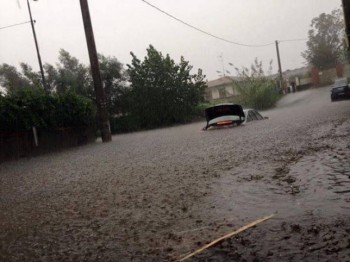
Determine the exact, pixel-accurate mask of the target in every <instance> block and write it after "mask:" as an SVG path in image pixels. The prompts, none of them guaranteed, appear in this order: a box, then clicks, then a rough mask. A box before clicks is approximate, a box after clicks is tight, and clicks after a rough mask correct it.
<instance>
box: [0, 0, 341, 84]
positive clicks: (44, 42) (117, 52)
mask: <svg viewBox="0 0 350 262" xmlns="http://www.w3.org/2000/svg"><path fill="white" fill-rule="evenodd" d="M148 1H149V2H150V3H152V4H153V5H155V6H157V7H159V8H161V9H163V10H164V11H167V12H168V13H170V14H172V15H174V16H176V17H178V18H180V19H182V20H184V21H186V22H187V23H189V24H191V25H193V26H196V27H198V28H200V29H202V30H204V31H207V32H209V33H211V34H214V35H217V36H219V37H222V38H225V39H228V40H231V41H235V42H240V43H244V44H253V45H254V44H265V43H270V42H274V41H275V40H283V39H295V38H307V31H308V30H309V28H310V22H311V19H312V18H313V17H316V16H318V15H319V14H320V13H322V12H328V13H329V12H330V11H331V10H333V9H336V8H340V7H341V0H215V1H214V0H211V1H209V0H148ZM18 2H19V4H20V7H19V6H18ZM0 3H1V9H0V27H3V26H7V25H11V24H15V23H20V22H25V21H28V20H29V16H28V10H27V5H26V1H25V0H18V1H17V0H0ZM89 5H90V13H91V17H92V23H93V28H94V34H95V40H96V45H97V50H98V52H99V53H102V54H104V55H110V56H115V57H117V58H118V60H119V61H120V62H122V63H123V64H127V63H130V62H131V56H130V51H132V52H133V53H135V54H136V55H137V56H138V57H139V58H141V59H143V57H144V56H145V54H146V48H147V47H148V46H149V44H152V45H153V46H154V47H155V48H156V49H157V50H159V51H161V52H162V53H163V54H167V53H168V54H170V56H171V57H172V58H173V59H174V60H175V61H177V62H178V61H179V60H180V56H181V55H183V56H184V57H185V59H186V60H188V61H189V62H190V64H192V65H193V66H194V69H195V70H197V69H198V68H202V69H203V73H204V74H206V75H207V79H208V80H212V79H215V78H217V77H218V73H217V72H216V71H217V70H220V71H221V70H222V64H221V60H220V59H219V56H220V55H221V54H222V55H223V60H224V66H225V69H226V70H230V71H231V73H233V72H234V70H233V68H232V67H230V66H229V65H228V63H229V62H230V63H233V64H234V65H235V66H238V67H241V66H249V65H250V64H251V63H252V62H253V60H254V58H255V57H258V58H259V59H261V60H262V61H263V62H264V64H265V65H266V67H267V66H268V62H269V60H271V59H272V60H273V71H274V72H276V71H277V59H276V49H275V46H274V45H270V46H267V47H261V48H248V47H242V46H237V45H232V44H229V43H225V42H222V41H220V40H217V39H215V38H212V37H210V36H207V35H205V34H202V33H200V32H197V31H195V30H193V29H191V28H189V27H186V26H185V25H183V24H181V23H179V22H177V21H175V20H173V19H171V18H170V17H168V16H166V15H164V14H163V13H161V12H159V11H157V10H155V9H153V8H152V7H150V6H148V5H147V4H145V3H144V2H143V1H141V0H89ZM31 8H32V14H33V19H35V20H37V23H36V32H37V37H38V41H39V46H40V51H41V56H42V60H43V63H46V62H48V63H52V64H54V63H56V62H57V57H58V51H59V49H60V48H64V49H65V50H67V51H68V52H70V53H71V55H73V56H75V57H77V58H78V59H79V60H80V61H81V62H84V63H88V53H87V47H86V42H85V35H84V29H83V23H82V17H81V11H80V4H79V1H78V0H59V1H58V0H55V1H54V0H39V1H37V2H34V1H31ZM0 39H1V40H0V63H8V64H11V65H15V66H18V65H19V63H20V62H26V63H29V64H30V65H31V66H33V68H34V69H35V70H38V68H39V67H38V62H37V57H36V52H35V46H34V40H33V36H32V32H31V27H30V24H25V25H21V26H16V27H12V28H7V29H2V30H0ZM305 48H306V45H305V41H301V42H288V43H287V42H286V43H281V44H280V52H281V60H282V69H283V70H285V69H293V68H297V67H301V66H303V65H304V60H303V58H302V57H301V55H300V53H301V52H302V51H303V50H305Z"/></svg>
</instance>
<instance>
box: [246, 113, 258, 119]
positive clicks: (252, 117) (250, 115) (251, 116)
mask: <svg viewBox="0 0 350 262" xmlns="http://www.w3.org/2000/svg"><path fill="white" fill-rule="evenodd" d="M248 118H250V119H251V120H258V118H257V117H256V115H255V114H254V112H253V111H249V112H248Z"/></svg>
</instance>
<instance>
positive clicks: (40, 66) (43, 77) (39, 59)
mask: <svg viewBox="0 0 350 262" xmlns="http://www.w3.org/2000/svg"><path fill="white" fill-rule="evenodd" d="M27 6H28V12H29V18H30V24H31V25H32V31H33V37H34V42H35V47H36V53H37V55H38V61H39V68H40V74H41V80H42V85H43V87H44V90H45V91H46V92H48V89H47V86H46V80H45V75H44V69H43V64H42V62H41V56H40V52H39V45H38V40H37V39H36V33H35V27H34V20H33V18H32V11H31V9H30V4H29V0H27Z"/></svg>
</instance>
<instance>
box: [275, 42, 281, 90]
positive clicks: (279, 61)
mask: <svg viewBox="0 0 350 262" xmlns="http://www.w3.org/2000/svg"><path fill="white" fill-rule="evenodd" d="M275 43H276V52H277V61H278V73H279V78H280V88H281V90H282V89H283V75H282V66H281V58H280V50H279V48H278V40H276V41H275Z"/></svg>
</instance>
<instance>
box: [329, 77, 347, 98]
mask: <svg viewBox="0 0 350 262" xmlns="http://www.w3.org/2000/svg"><path fill="white" fill-rule="evenodd" d="M340 99H350V88H349V81H348V79H347V78H338V79H336V80H335V82H334V84H333V86H332V90H331V100H332V102H333V101H335V100H340Z"/></svg>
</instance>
